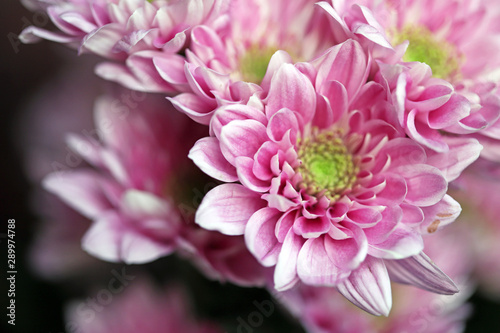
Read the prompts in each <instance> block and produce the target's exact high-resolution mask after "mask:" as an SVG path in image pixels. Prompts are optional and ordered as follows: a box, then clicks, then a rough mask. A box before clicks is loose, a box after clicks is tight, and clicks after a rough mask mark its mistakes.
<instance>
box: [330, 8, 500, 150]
mask: <svg viewBox="0 0 500 333" xmlns="http://www.w3.org/2000/svg"><path fill="white" fill-rule="evenodd" d="M320 5H321V6H322V7H323V8H324V9H325V10H326V11H327V12H328V13H329V14H330V16H331V18H332V20H331V21H332V24H333V29H334V30H336V31H339V33H338V34H340V35H341V36H344V38H349V37H353V38H357V39H358V40H360V42H361V43H363V45H365V46H366V47H367V48H368V49H370V50H371V52H372V54H373V56H374V57H375V58H376V59H378V60H379V61H380V63H381V72H380V77H379V78H378V80H379V81H386V83H387V84H388V85H389V87H390V89H391V90H393V91H394V96H395V98H397V100H398V104H399V108H398V110H397V111H398V113H399V120H400V124H401V126H402V127H403V128H404V129H405V130H406V133H407V135H409V136H410V137H412V138H413V139H414V140H416V141H418V142H420V143H421V144H423V145H425V146H427V147H429V148H431V149H433V150H436V151H440V152H442V151H446V150H447V149H448V147H447V142H446V137H445V136H443V133H444V132H448V133H452V134H460V135H464V134H470V133H476V132H478V134H476V135H474V137H477V138H478V139H479V140H480V141H481V142H483V141H484V142H485V150H484V152H483V154H484V156H485V157H488V158H490V159H495V158H498V157H497V156H496V155H497V154H496V153H495V152H494V149H495V148H497V149H498V140H499V139H500V135H499V131H498V127H499V126H500V121H499V118H500V90H499V87H498V79H499V75H500V73H499V72H498V68H499V65H500V62H499V60H498V57H497V56H496V55H497V54H498V52H500V29H499V28H498V23H497V22H498V19H499V18H500V7H499V6H498V5H497V3H496V2H494V1H489V0H484V1H446V2H439V1H426V0H409V1H404V2H399V1H390V0H387V1H372V0H366V1H363V0H362V1H345V2H333V6H332V5H329V4H328V3H326V2H322V3H321V4H320ZM392 45H394V49H392ZM391 51H392V52H391ZM400 57H402V60H403V61H404V62H400V63H397V62H398V59H399V58H400ZM422 63H425V65H423V64H422ZM382 64H383V65H382ZM445 80H446V81H449V82H450V83H448V82H446V81H445Z"/></svg>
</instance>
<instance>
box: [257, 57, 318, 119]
mask: <svg viewBox="0 0 500 333" xmlns="http://www.w3.org/2000/svg"><path fill="white" fill-rule="evenodd" d="M283 108H288V109H290V110H292V111H296V112H298V113H299V114H300V115H301V116H302V118H303V120H304V123H308V122H310V121H311V120H312V118H313V116H314V110H315V109H316V92H315V91H314V87H313V86H312V83H311V82H310V81H309V79H308V78H307V77H306V76H305V75H304V74H302V73H300V72H299V71H298V70H297V69H296V68H295V67H294V66H293V65H291V64H283V65H282V66H281V67H280V68H279V70H278V71H277V72H276V73H275V74H274V76H273V79H272V81H271V87H270V90H269V95H268V100H267V108H266V114H267V117H268V118H271V117H272V116H273V115H274V114H275V113H276V112H278V111H279V110H281V109H283Z"/></svg>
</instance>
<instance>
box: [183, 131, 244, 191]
mask: <svg viewBox="0 0 500 333" xmlns="http://www.w3.org/2000/svg"><path fill="white" fill-rule="evenodd" d="M188 157H189V158H190V159H192V160H193V162H194V164H196V165H197V166H198V168H200V169H201V170H202V171H203V172H204V173H206V174H207V175H209V176H210V177H212V178H215V179H217V180H220V181H223V182H234V181H237V180H238V175H237V174H236V169H235V168H234V166H232V165H231V164H229V162H228V161H227V160H226V159H225V158H224V156H223V155H222V152H221V150H220V146H219V142H218V140H217V139H216V138H214V137H206V138H202V139H200V140H198V141H197V142H196V143H195V144H194V146H193V148H191V150H190V151H189V155H188Z"/></svg>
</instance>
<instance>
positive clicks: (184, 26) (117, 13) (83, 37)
mask: <svg viewBox="0 0 500 333" xmlns="http://www.w3.org/2000/svg"><path fill="white" fill-rule="evenodd" d="M24 3H25V4H26V6H27V7H29V8H33V9H35V8H37V9H42V10H44V11H47V13H48V15H49V17H50V19H51V20H52V22H53V23H54V25H55V26H56V27H57V28H58V29H59V31H57V32H51V31H47V30H45V29H42V28H38V27H36V26H31V27H28V28H26V29H25V30H24V31H23V32H22V33H21V34H20V39H21V41H23V42H25V43H32V42H36V41H38V40H40V39H41V38H44V39H48V40H52V41H55V42H59V43H64V44H69V45H71V46H73V47H76V48H78V50H79V53H84V52H89V53H94V54H98V55H100V56H102V57H105V58H108V59H112V60H115V62H113V63H103V64H100V65H99V66H98V67H97V68H96V71H97V73H98V74H99V75H100V76H102V77H104V78H106V79H108V80H112V81H117V82H119V83H121V84H122V85H124V86H125V87H128V88H130V89H135V90H140V91H149V92H172V91H177V90H178V89H181V88H182V86H183V84H180V85H177V84H176V83H174V81H175V80H173V81H172V80H171V81H170V84H169V83H167V82H166V81H165V80H163V79H162V78H161V77H160V75H159V74H158V72H157V70H156V62H157V61H158V62H161V63H163V62H168V63H169V64H170V66H171V67H172V68H173V69H172V70H171V72H172V74H171V75H173V76H175V75H177V76H179V75H182V73H183V66H184V61H185V58H184V57H183V56H181V55H179V54H178V53H179V52H181V51H182V49H183V48H184V47H185V45H186V41H187V39H188V35H189V30H190V29H191V28H192V27H193V26H195V25H198V24H201V23H204V24H211V25H214V26H219V25H224V24H225V21H226V17H225V16H224V15H223V14H224V13H225V11H226V10H227V5H228V2H227V1H224V0H181V1H166V0H155V1H147V0H112V1H109V0H92V1H91V0H63V1H59V0H24ZM184 81H185V80H184Z"/></svg>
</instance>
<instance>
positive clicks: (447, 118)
mask: <svg viewBox="0 0 500 333" xmlns="http://www.w3.org/2000/svg"><path fill="white" fill-rule="evenodd" d="M470 109H471V106H470V102H469V100H468V99H467V98H465V97H463V96H461V95H458V94H453V95H452V97H451V98H450V99H449V100H448V101H447V102H446V104H444V105H443V106H441V107H440V108H438V109H436V110H433V111H431V112H429V118H428V123H429V127H430V128H433V129H441V128H445V127H447V126H451V125H454V124H456V123H457V122H458V121H459V120H460V119H462V118H465V117H467V116H468V115H469V113H470Z"/></svg>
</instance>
